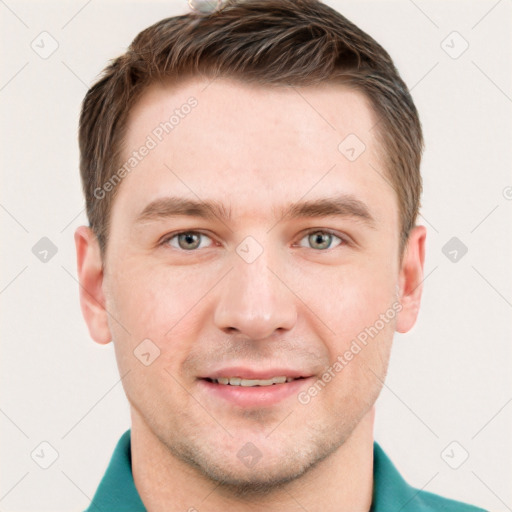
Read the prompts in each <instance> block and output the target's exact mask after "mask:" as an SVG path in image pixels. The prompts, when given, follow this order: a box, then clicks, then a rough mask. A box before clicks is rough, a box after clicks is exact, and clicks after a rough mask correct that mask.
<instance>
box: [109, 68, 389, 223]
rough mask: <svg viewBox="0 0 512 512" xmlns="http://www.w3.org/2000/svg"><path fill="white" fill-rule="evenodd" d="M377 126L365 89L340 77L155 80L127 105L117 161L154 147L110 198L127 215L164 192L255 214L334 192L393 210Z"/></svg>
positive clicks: (139, 209) (138, 209) (250, 214)
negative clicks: (266, 82)
mask: <svg viewBox="0 0 512 512" xmlns="http://www.w3.org/2000/svg"><path fill="white" fill-rule="evenodd" d="M375 123H376V117H375V115H374V113H373V111H372V109H371V108H370V105H369V101H368V100H367V99H366V98H365V96H363V94H362V93H360V92H358V91H355V90H351V89H348V88H346V87H343V86H340V85H338V84H323V85H319V86H309V87H303V88H298V87H285V86H281V87H270V86H258V85H251V84H246V83H242V82H239V81H237V80H233V79H226V78H218V79H216V80H213V81H211V82H210V81H209V80H207V79H200V78H197V77H196V78H191V79H188V80H186V81H181V82H179V83H158V84H153V85H151V86H150V87H149V88H148V89H147V90H146V91H145V92H144V93H143V95H142V96H141V98H140V99H139V100H138V102H137V103H136V104H135V105H134V107H133V108H132V110H131V112H130V115H129V119H128V125H127V132H126V137H125V141H124V154H123V159H124V162H127V161H128V160H129V159H130V155H133V152H137V151H138V150H139V149H140V148H142V147H143V146H148V147H149V146H151V149H150V150H149V151H145V153H146V155H145V156H144V158H141V159H140V161H139V162H137V165H136V166H134V168H133V170H131V171H130V172H129V173H127V174H128V175H127V176H126V178H124V179H123V183H122V187H121V190H120V191H119V195H118V199H116V201H119V202H120V203H121V204H122V205H123V204H124V206H125V207H126V208H127V207H128V206H130V208H129V210H130V211H133V217H135V216H136V214H137V213H140V211H141V209H142V208H143V207H144V206H145V205H146V204H147V203H148V202H150V201H151V200H154V199H158V197H159V196H162V197H163V196H165V195H173V196H176V195H181V196H184V197H190V198H195V199H197V198H205V199H206V198H215V199H218V200H223V201H225V202H226V205H227V206H229V207H231V205H233V204H235V213H237V211H236V205H239V206H242V205H243V211H242V209H240V211H239V212H238V213H239V214H240V215H242V214H244V215H246V216H258V215H261V214H264V213H265V211H262V210H266V209H268V207H269V204H271V203H272V207H274V206H277V207H278V206H279V205H280V204H281V203H282V201H281V200H280V199H281V198H283V197H284V196H286V198H287V199H291V198H295V199H299V198H301V197H303V196H305V195H308V198H312V199H313V198H314V197H315V196H318V197H321V195H322V194H325V193H326V192H329V193H330V195H332V192H336V191H339V192H340V193H346V194H352V195H363V196H364V195H366V199H367V200H368V201H370V202H371V201H372V200H378V201H379V202H380V203H382V204H383V208H389V207H391V208H392V209H393V208H395V207H396V205H395V204H394V197H393V194H392V190H391V189H390V188H389V183H388V182H387V181H386V180H385V179H384V178H383V175H384V174H385V169H384V167H383V159H382V155H381V149H380V148H379V146H378V144H377V142H376V140H375V136H374V134H373V133H372V128H373V127H374V125H375ZM379 196H380V199H378V197H379ZM128 199H129V203H130V205H128ZM287 202H288V201H287ZM114 209H115V207H114Z"/></svg>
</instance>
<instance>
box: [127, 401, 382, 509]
mask: <svg viewBox="0 0 512 512" xmlns="http://www.w3.org/2000/svg"><path fill="white" fill-rule="evenodd" d="M374 416H375V410H374V408H373V407H372V408H371V409H370V410H369V412H368V413H367V414H366V415H365V416H364V417H363V419H362V420H361V421H360V422H359V424H358V425H357V427H356V428H355V429H354V431H353V432H352V434H351V435H350V437H349V438H348V439H347V440H346V441H345V443H343V445H342V446H340V447H339V448H338V449H337V450H336V451H335V452H334V453H333V454H332V455H331V456H329V457H327V458H326V459H324V460H322V461H321V462H320V463H318V464H317V465H316V466H314V467H312V468H311V469H310V470H309V471H308V472H307V473H305V474H304V475H303V476H302V477H300V478H298V479H296V480H294V481H292V482H289V483H288V484H286V485H285V486H284V487H282V488H279V489H277V490H276V491H275V492H274V491H273V492H271V493H269V494H267V495H265V496H263V497H258V498H257V499H254V498H249V499H247V498H245V499H244V498H243V497H240V496H236V495H234V494H233V493H232V492H228V491H227V490H225V489H223V488H222V487H221V486H220V485H219V483H218V482H214V481H212V480H210V479H208V478H206V477H205V476H204V475H203V474H202V473H201V472H200V471H199V470H198V469H197V468H195V467H192V466H190V465H189V464H187V463H185V462H184V461H182V460H180V459H178V458H176V457H175V456H174V455H173V454H172V453H171V452H170V451H169V450H168V449H167V448H166V446H164V445H163V444H162V443H161V442H160V440H159V439H158V438H157V437H156V436H155V435H154V434H153V432H152V431H151V430H150V429H149V427H148V426H147V424H146V423H145V422H144V421H143V419H142V418H141V417H140V416H139V415H138V413H137V412H136V411H134V410H133V409H132V432H131V453H132V472H133V478H134V482H135V486H136V488H137V490H138V492H139V495H140V497H141V499H142V501H143V503H144V505H145V507H146V509H147V510H148V512H161V511H162V512H163V511H165V512H174V511H180V512H183V511H190V512H198V511H199V510H200V511H201V512H213V511H218V510H223V511H225V512H231V511H237V512H249V511H250V512H254V511H255V510H262V509H264V510H268V511H274V510H275V511H277V510H279V512H298V511H301V512H303V511H304V510H319V509H321V510H323V511H324V512H331V511H332V512H334V511H336V512H349V511H350V512H368V511H369V510H370V507H371V503H372V490H373V423H374Z"/></svg>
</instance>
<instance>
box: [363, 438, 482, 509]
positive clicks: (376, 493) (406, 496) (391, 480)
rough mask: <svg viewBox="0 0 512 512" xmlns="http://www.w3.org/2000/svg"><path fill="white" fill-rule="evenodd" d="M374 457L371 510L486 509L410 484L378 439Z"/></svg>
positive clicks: (374, 448) (375, 444)
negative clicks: (378, 442)
mask: <svg viewBox="0 0 512 512" xmlns="http://www.w3.org/2000/svg"><path fill="white" fill-rule="evenodd" d="M373 458H374V460H373V482H374V486H373V503H372V508H371V511H370V512H391V511H398V510H400V512H440V511H444V512H486V511H485V509H483V508H479V507H475V506H473V505H469V504H467V503H463V502H461V501H455V500H452V499H449V498H444V497H442V496H439V495H438V494H434V493H431V492H427V491H423V490H421V489H416V488H414V487H412V486H410V485H409V484H408V483H407V482H406V481H405V480H404V478H403V477H402V475H400V473H399V472H398V470H397V468H396V467H395V465H394V464H393V463H392V462H391V460H390V459H389V457H388V456H387V455H386V453H385V452H384V450H383V449H382V448H381V447H380V446H379V444H377V442H374V447H373Z"/></svg>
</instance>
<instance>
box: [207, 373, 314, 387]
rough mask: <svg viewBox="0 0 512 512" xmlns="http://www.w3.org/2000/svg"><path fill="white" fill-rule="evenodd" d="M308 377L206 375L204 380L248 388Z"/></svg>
mask: <svg viewBox="0 0 512 512" xmlns="http://www.w3.org/2000/svg"><path fill="white" fill-rule="evenodd" d="M306 378H307V377H286V376H281V377H272V378H270V379H244V378H242V377H218V378H217V379H213V378H209V377H206V378H205V379H204V380H206V381H208V382H211V383H213V384H221V385H223V386H241V387H246V388H252V387H264V386H275V385H277V384H286V383H287V382H292V381H294V380H301V379H306Z"/></svg>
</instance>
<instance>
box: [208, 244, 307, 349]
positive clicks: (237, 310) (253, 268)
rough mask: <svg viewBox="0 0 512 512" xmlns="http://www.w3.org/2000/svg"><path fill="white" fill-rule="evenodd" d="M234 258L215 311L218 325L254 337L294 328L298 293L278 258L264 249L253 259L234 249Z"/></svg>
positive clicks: (220, 327) (261, 337)
mask: <svg viewBox="0 0 512 512" xmlns="http://www.w3.org/2000/svg"><path fill="white" fill-rule="evenodd" d="M232 262H233V268H232V270H231V271H230V272H229V273H228V275H227V276H226V278H225V279H223V280H222V282H221V289H220V298H219V301H218V303H217V306H216V309H215V315H214V323H215V325H216V326H217V328H219V329H221V330H222V331H224V332H225V333H227V334H240V335H244V336H246V337H248V338H250V339H252V340H260V339H265V338H268V337H270V336H272V334H274V333H275V332H279V331H286V330H291V329H292V328H293V326H294V325H295V324H296V322H297V307H296V303H295V300H296V297H295V296H294V294H293V292H292V291H290V289H289V288H288V286H290V285H289V284H288V283H286V276H285V273H284V272H283V271H282V269H281V267H282V266H283V265H282V264H281V265H280V264H279V263H278V258H272V257H271V255H270V251H268V250H267V249H265V250H263V252H262V254H260V256H259V257H258V258H257V259H256V260H255V261H252V262H250V263H249V262H247V261H245V260H244V259H243V258H242V257H240V256H239V255H238V254H237V253H236V252H235V253H234V254H233V258H232ZM285 283H286V284H285ZM290 288H292V287H291V286H290ZM292 289H293V288H292Z"/></svg>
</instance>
